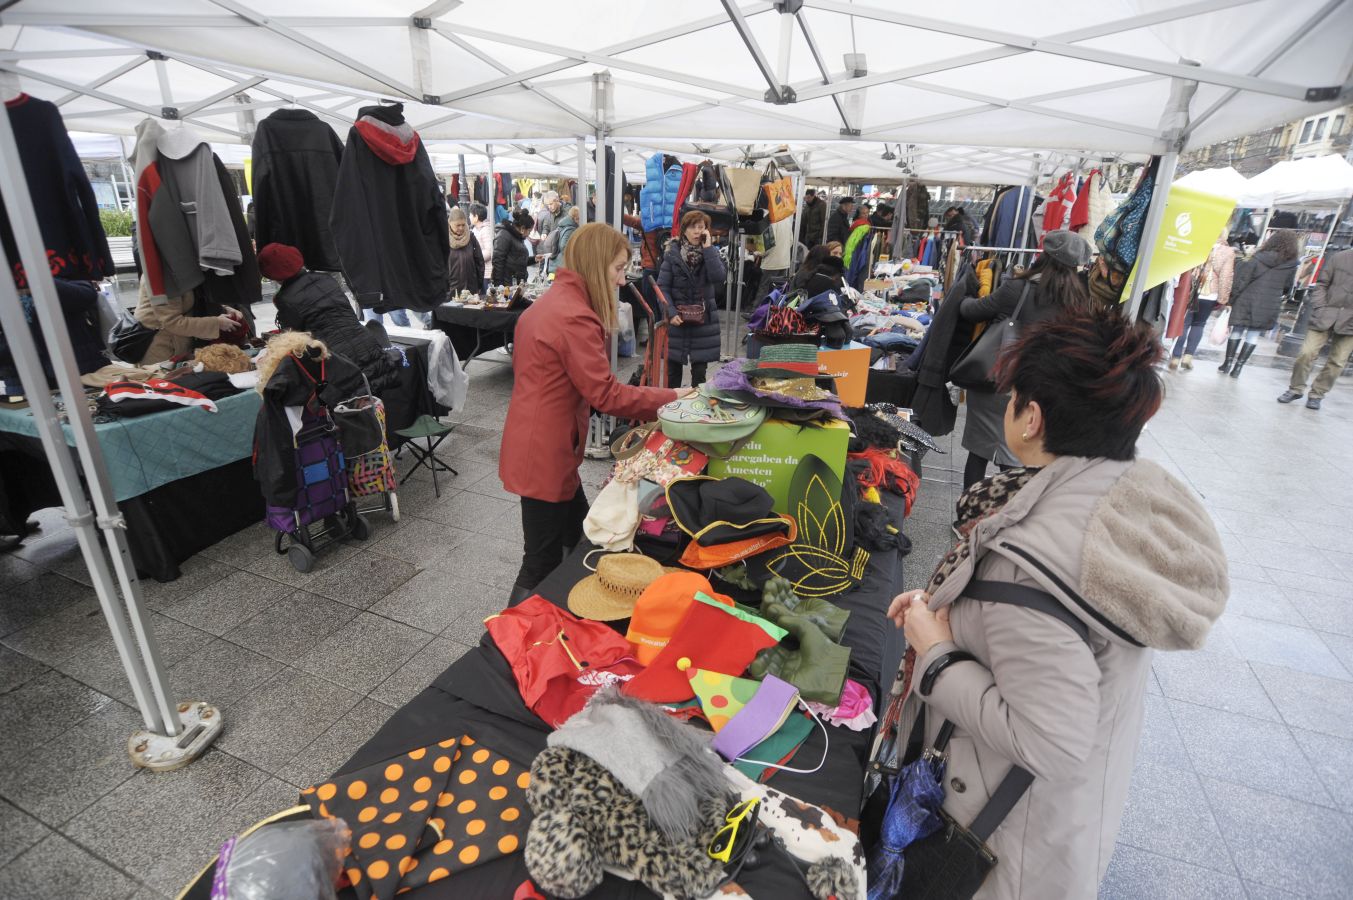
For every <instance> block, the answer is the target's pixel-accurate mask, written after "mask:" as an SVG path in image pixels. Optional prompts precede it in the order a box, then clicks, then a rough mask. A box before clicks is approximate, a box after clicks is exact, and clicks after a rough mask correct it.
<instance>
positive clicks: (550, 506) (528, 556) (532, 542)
mask: <svg viewBox="0 0 1353 900" xmlns="http://www.w3.org/2000/svg"><path fill="white" fill-rule="evenodd" d="M586 518H587V496H586V495H585V494H583V488H582V485H578V492H577V493H576V494H574V495H573V499H572V500H564V501H562V502H559V503H552V502H550V501H549V500H535V499H533V498H531V497H522V498H521V530H522V533H523V535H524V536H525V539H526V546H525V548H524V549H523V550H522V556H521V570H520V571H519V572H517V587H524V588H531V589H534V588H535V586H536V585H538V584H540V583H541V582H542V581H544V580H545V576H546V575H549V574H550V573H551V572H553V571H554V570H555V569H556V568H557V567H558V566H559V564H560V563H561V562H563V561H564V551H565V550H569V549H572V548H573V547H576V546H577V545H578V542H579V541H581V540H582V538H583V519H586Z"/></svg>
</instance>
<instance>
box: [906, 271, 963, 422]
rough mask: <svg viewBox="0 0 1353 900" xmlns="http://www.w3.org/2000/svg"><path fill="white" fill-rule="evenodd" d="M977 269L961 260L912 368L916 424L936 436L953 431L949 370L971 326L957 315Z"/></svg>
mask: <svg viewBox="0 0 1353 900" xmlns="http://www.w3.org/2000/svg"><path fill="white" fill-rule="evenodd" d="M977 287H978V285H977V272H976V271H975V270H974V269H973V267H972V266H971V265H970V264H968V263H964V264H963V267H962V268H961V269H959V272H958V276H957V277H956V278H955V279H954V283H953V285H952V286H951V287H950V288H949V290H947V291H945V294H944V300H943V301H941V302H940V308H939V310H938V311H936V313H935V318H934V319H932V320H931V322H930V330H929V331H928V332H926V339H925V352H924V354H923V355H922V356H921V366H920V368H919V369H917V371H916V393H915V394H914V395H913V396H912V400H911V405H912V409H913V410H914V411H915V413H916V418H915V422H916V424H917V425H919V426H921V427H922V428H924V429H925V430H926V431H928V432H930V433H931V434H932V435H935V436H937V437H938V436H940V435H945V434H948V433H949V432H951V431H953V430H954V420H955V419H957V418H958V408H957V407H956V406H954V404H953V401H952V400H950V399H949V389H948V387H947V386H946V385H947V384H948V383H949V369H950V367H951V366H953V364H954V361H955V360H956V359H958V357H959V354H961V353H962V352H963V350H964V348H966V347H967V346H968V344H970V343H971V342H972V333H973V325H972V323H970V322H967V321H966V320H964V319H963V317H962V316H961V315H960V314H959V307H961V306H962V305H963V298H964V297H968V296H976V294H977Z"/></svg>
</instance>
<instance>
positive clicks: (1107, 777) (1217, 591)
mask: <svg viewBox="0 0 1353 900" xmlns="http://www.w3.org/2000/svg"><path fill="white" fill-rule="evenodd" d="M1045 248H1046V244H1045ZM1043 272H1044V278H1045V279H1047V278H1048V275H1047V272H1048V270H1047V269H1046V268H1044V269H1043ZM1161 358H1162V348H1161V346H1160V343H1159V341H1158V340H1157V339H1156V338H1155V336H1154V334H1152V332H1151V329H1150V328H1149V327H1148V326H1146V325H1144V324H1133V323H1129V322H1128V321H1126V320H1125V319H1124V318H1123V317H1122V315H1120V314H1119V312H1118V310H1116V309H1110V308H1106V307H1096V308H1094V309H1090V310H1088V311H1085V312H1080V313H1064V314H1062V315H1060V316H1058V317H1056V318H1055V319H1052V320H1050V321H1046V322H1044V323H1042V324H1039V325H1034V326H1033V327H1031V328H1029V329H1027V330H1026V331H1025V333H1024V335H1023V336H1022V337H1021V339H1020V340H1018V341H1016V342H1015V343H1014V345H1013V346H1012V347H1011V349H1010V350H1009V352H1008V353H1007V354H1006V355H1005V357H1004V359H1003V360H1002V362H1001V363H1000V364H999V365H998V367H997V383H998V385H999V390H1000V393H1001V396H1007V395H1008V396H1009V397H1010V402H1009V403H1008V404H1007V405H1006V411H1005V416H1004V421H1003V423H1002V430H1003V432H1004V435H1005V443H1007V444H1008V445H1009V447H1010V449H1011V450H1013V451H1014V456H1015V458H1016V460H1017V462H1019V463H1020V466H1021V467H1020V468H1015V469H1012V470H1010V471H1007V472H1002V473H1000V474H998V475H995V476H993V477H992V478H990V479H986V480H984V481H982V482H980V483H979V484H977V485H976V486H974V487H972V488H970V489H968V490H967V491H965V492H964V494H963V497H962V498H961V499H960V500H959V503H958V510H957V513H958V516H957V518H958V522H957V531H958V533H959V534H960V539H959V542H958V544H957V545H956V546H955V547H954V549H953V551H951V552H950V553H948V554H947V555H946V556H945V557H944V559H943V560H942V561H941V562H940V564H939V566H938V567H937V568H936V571H935V573H934V574H933V575H932V576H931V579H930V582H929V585H928V587H927V589H926V590H925V591H909V592H907V593H905V594H901V595H899V596H898V597H896V598H895V599H894V600H893V603H892V605H891V607H890V608H889V610H888V616H889V618H891V619H892V620H893V623H894V625H896V626H897V627H899V628H902V629H903V630H904V631H905V633H906V640H907V647H908V649H907V657H906V660H905V661H904V663H903V665H902V666H901V667H900V668H899V671H898V676H897V679H896V681H895V683H894V686H893V690H892V695H893V699H892V702H891V703H890V704H889V708H888V710H887V712H886V713H885V715H884V716H883V717H882V724H881V726H880V730H879V737H878V740H877V743H876V744H875V749H874V753H873V757H874V759H873V763H874V765H875V766H878V767H882V768H883V770H885V771H887V770H892V771H896V769H895V768H892V767H894V766H896V765H900V764H903V763H907V762H910V761H911V758H912V756H911V755H910V754H909V752H908V748H909V747H914V748H915V749H916V751H918V752H919V750H920V749H921V748H923V747H924V748H935V749H939V750H941V751H945V752H947V757H948V758H947V760H946V763H945V769H944V778H943V779H942V781H941V786H942V789H943V791H944V799H943V810H944V812H945V813H946V814H947V815H948V816H950V817H952V819H953V820H954V821H955V822H957V823H958V824H960V825H961V826H963V827H968V826H969V825H970V824H971V823H973V822H974V820H975V819H976V818H977V817H978V815H979V813H982V812H983V810H984V809H985V810H987V812H986V814H985V815H984V817H983V818H984V821H986V822H988V823H991V829H992V830H989V831H988V833H989V834H990V837H988V838H986V840H985V843H986V846H987V849H988V850H990V851H991V854H992V856H993V857H994V859H995V860H997V862H996V863H995V867H994V868H993V869H992V870H991V871H990V872H989V873H988V874H987V875H986V878H985V881H984V882H983V883H982V884H981V887H980V890H979V891H978V892H977V896H979V897H983V898H990V900H1016V898H1021V900H1022V898H1028V900H1035V898H1037V900H1042V898H1047V897H1063V898H1070V897H1075V898H1093V897H1094V896H1095V895H1096V892H1097V888H1098V884H1099V880H1100V879H1101V878H1102V877H1103V876H1104V873H1105V870H1106V869H1107V868H1108V865H1109V859H1110V858H1111V857H1112V855H1113V851H1114V844H1115V841H1116V839H1117V836H1118V828H1119V823H1120V821H1121V819H1122V815H1123V809H1124V805H1125V802H1126V800H1127V794H1128V785H1129V783H1130V781H1131V779H1132V770H1133V762H1134V759H1135V757H1136V755H1137V747H1138V744H1139V743H1140V740H1141V734H1142V724H1143V718H1144V703H1145V694H1146V690H1147V685H1148V683H1149V682H1150V680H1151V662H1152V656H1153V652H1152V651H1153V650H1192V649H1197V648H1198V647H1200V646H1202V644H1203V643H1204V642H1205V641H1206V639H1207V635H1208V631H1209V629H1210V628H1211V627H1212V624H1213V623H1214V622H1215V621H1216V620H1217V618H1218V617H1219V616H1220V615H1221V613H1222V610H1223V608H1224V607H1225V604H1226V597H1227V594H1228V593H1229V584H1228V582H1227V562H1226V553H1225V551H1224V550H1223V548H1222V545H1221V539H1220V537H1219V536H1218V535H1217V531H1216V528H1215V526H1214V525H1213V523H1212V518H1211V515H1210V514H1209V513H1208V511H1207V510H1206V509H1205V508H1204V507H1203V505H1202V504H1201V503H1200V502H1199V500H1198V495H1197V493H1196V492H1195V491H1194V490H1192V489H1191V488H1190V487H1188V486H1187V485H1184V484H1182V483H1180V482H1179V481H1178V480H1177V479H1175V478H1174V477H1173V476H1171V475H1170V474H1169V473H1168V472H1166V471H1165V470H1164V469H1162V468H1161V467H1160V466H1159V465H1157V464H1156V463H1154V462H1152V461H1150V460H1138V459H1135V454H1136V445H1137V440H1138V438H1139V436H1140V435H1141V431H1142V428H1143V427H1144V426H1145V425H1146V423H1147V421H1148V420H1149V419H1150V418H1151V417H1152V416H1153V415H1155V413H1156V411H1157V410H1158V409H1159V408H1160V404H1161V400H1162V397H1163V395H1164V388H1163V386H1162V384H1161V379H1160V375H1159V374H1158V373H1157V371H1156V368H1155V367H1156V365H1157V364H1158V363H1159V361H1160V360H1161ZM922 713H923V715H922ZM946 723H948V724H949V726H950V727H949V728H945V727H944V726H945V725H946ZM942 731H943V732H944V734H945V736H947V745H945V746H943V747H938V746H937V744H939V743H940V741H941V732H942ZM875 771H878V769H875ZM869 787H870V789H871V790H874V789H876V785H873V784H871V785H870V786H869ZM989 801H990V805H989ZM993 820H994V821H993ZM946 837H947V834H946V832H945V829H944V828H941V829H940V832H939V833H938V834H936V835H935V836H933V837H931V838H926V839H923V842H926V843H928V844H929V845H930V848H931V849H933V848H934V847H935V844H936V842H942V841H943V840H945V839H946ZM914 866H915V867H917V868H919V870H920V872H924V871H925V870H926V869H927V868H930V869H931V870H932V871H933V868H934V867H933V866H929V867H928V866H927V859H926V854H925V853H924V852H923V850H922V849H921V848H917V849H916V850H915V851H912V850H911V849H910V848H909V850H908V852H907V855H906V866H905V868H904V869H903V872H902V890H901V892H900V894H899V896H907V893H908V891H907V887H908V882H907V880H906V879H907V878H908V877H911V878H913V879H915V878H918V877H921V875H920V872H917V871H915V870H914V868H913V867H914Z"/></svg>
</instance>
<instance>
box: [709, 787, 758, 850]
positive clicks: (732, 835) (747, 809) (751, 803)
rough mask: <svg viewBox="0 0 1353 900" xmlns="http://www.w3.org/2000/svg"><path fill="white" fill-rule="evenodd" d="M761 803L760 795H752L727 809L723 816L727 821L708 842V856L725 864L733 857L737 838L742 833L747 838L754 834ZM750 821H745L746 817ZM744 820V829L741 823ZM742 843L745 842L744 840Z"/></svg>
mask: <svg viewBox="0 0 1353 900" xmlns="http://www.w3.org/2000/svg"><path fill="white" fill-rule="evenodd" d="M760 805H761V798H760V797H752V798H751V799H750V800H743V801H742V802H741V803H739V804H738V805H737V806H734V807H733V808H732V809H730V810H729V811H728V815H727V816H725V817H724V821H725V822H726V823H727V824H726V825H724V826H723V827H722V828H720V829H719V830H718V831H717V832H715V834H714V839H713V840H711V841H710V842H709V856H710V858H711V859H717V860H718V861H719V862H721V863H724V864H727V863H728V862H729V861H730V860H731V859H732V858H733V848H734V847H736V846H737V845H738V838H740V837H742V836H743V835H744V834H746V836H747V837H748V838H751V837H753V836H755V834H756V819H757V809H758V807H759V806H760ZM749 818H750V819H751V821H750V822H747V820H748V819H749ZM744 822H746V823H747V824H746V826H745V829H746V830H745V831H744V825H743V823H744ZM743 843H744V844H746V843H747V842H746V841H744V842H743Z"/></svg>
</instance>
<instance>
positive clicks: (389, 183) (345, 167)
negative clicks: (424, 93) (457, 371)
mask: <svg viewBox="0 0 1353 900" xmlns="http://www.w3.org/2000/svg"><path fill="white" fill-rule="evenodd" d="M357 112H358V119H357V122H356V123H355V124H354V125H353V126H352V130H350V131H349V132H348V142H347V145H346V146H345V147H344V149H343V161H342V163H341V164H340V165H339V167H338V184H337V187H336V191H335V195H334V208H333V212H332V213H331V215H330V217H329V224H330V226H331V227H332V228H333V232H334V244H335V245H336V246H337V248H338V255H339V258H340V259H341V260H342V262H343V274H344V275H345V276H346V278H347V281H348V286H349V287H351V288H352V292H353V293H354V294H355V295H356V297H357V300H358V302H359V303H361V304H362V306H364V307H368V308H371V309H381V310H386V309H413V310H417V311H426V310H430V309H432V308H434V307H436V306H440V305H441V304H442V303H444V302H445V301H446V291H447V277H446V254H447V253H448V252H449V251H450V249H451V241H450V234H449V233H448V231H447V227H446V199H445V198H444V197H443V196H442V190H441V187H440V186H439V185H438V183H437V176H436V173H434V172H433V171H432V161H431V160H430V159H429V158H428V154H427V150H426V148H424V147H423V142H422V141H421V140H420V139H419V137H418V132H416V131H414V130H413V128H412V127H411V126H409V125H408V124H406V123H405V121H404V107H403V105H402V104H399V103H395V104H392V105H389V106H364V107H362V108H361V109H360V110H358V111H357Z"/></svg>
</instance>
